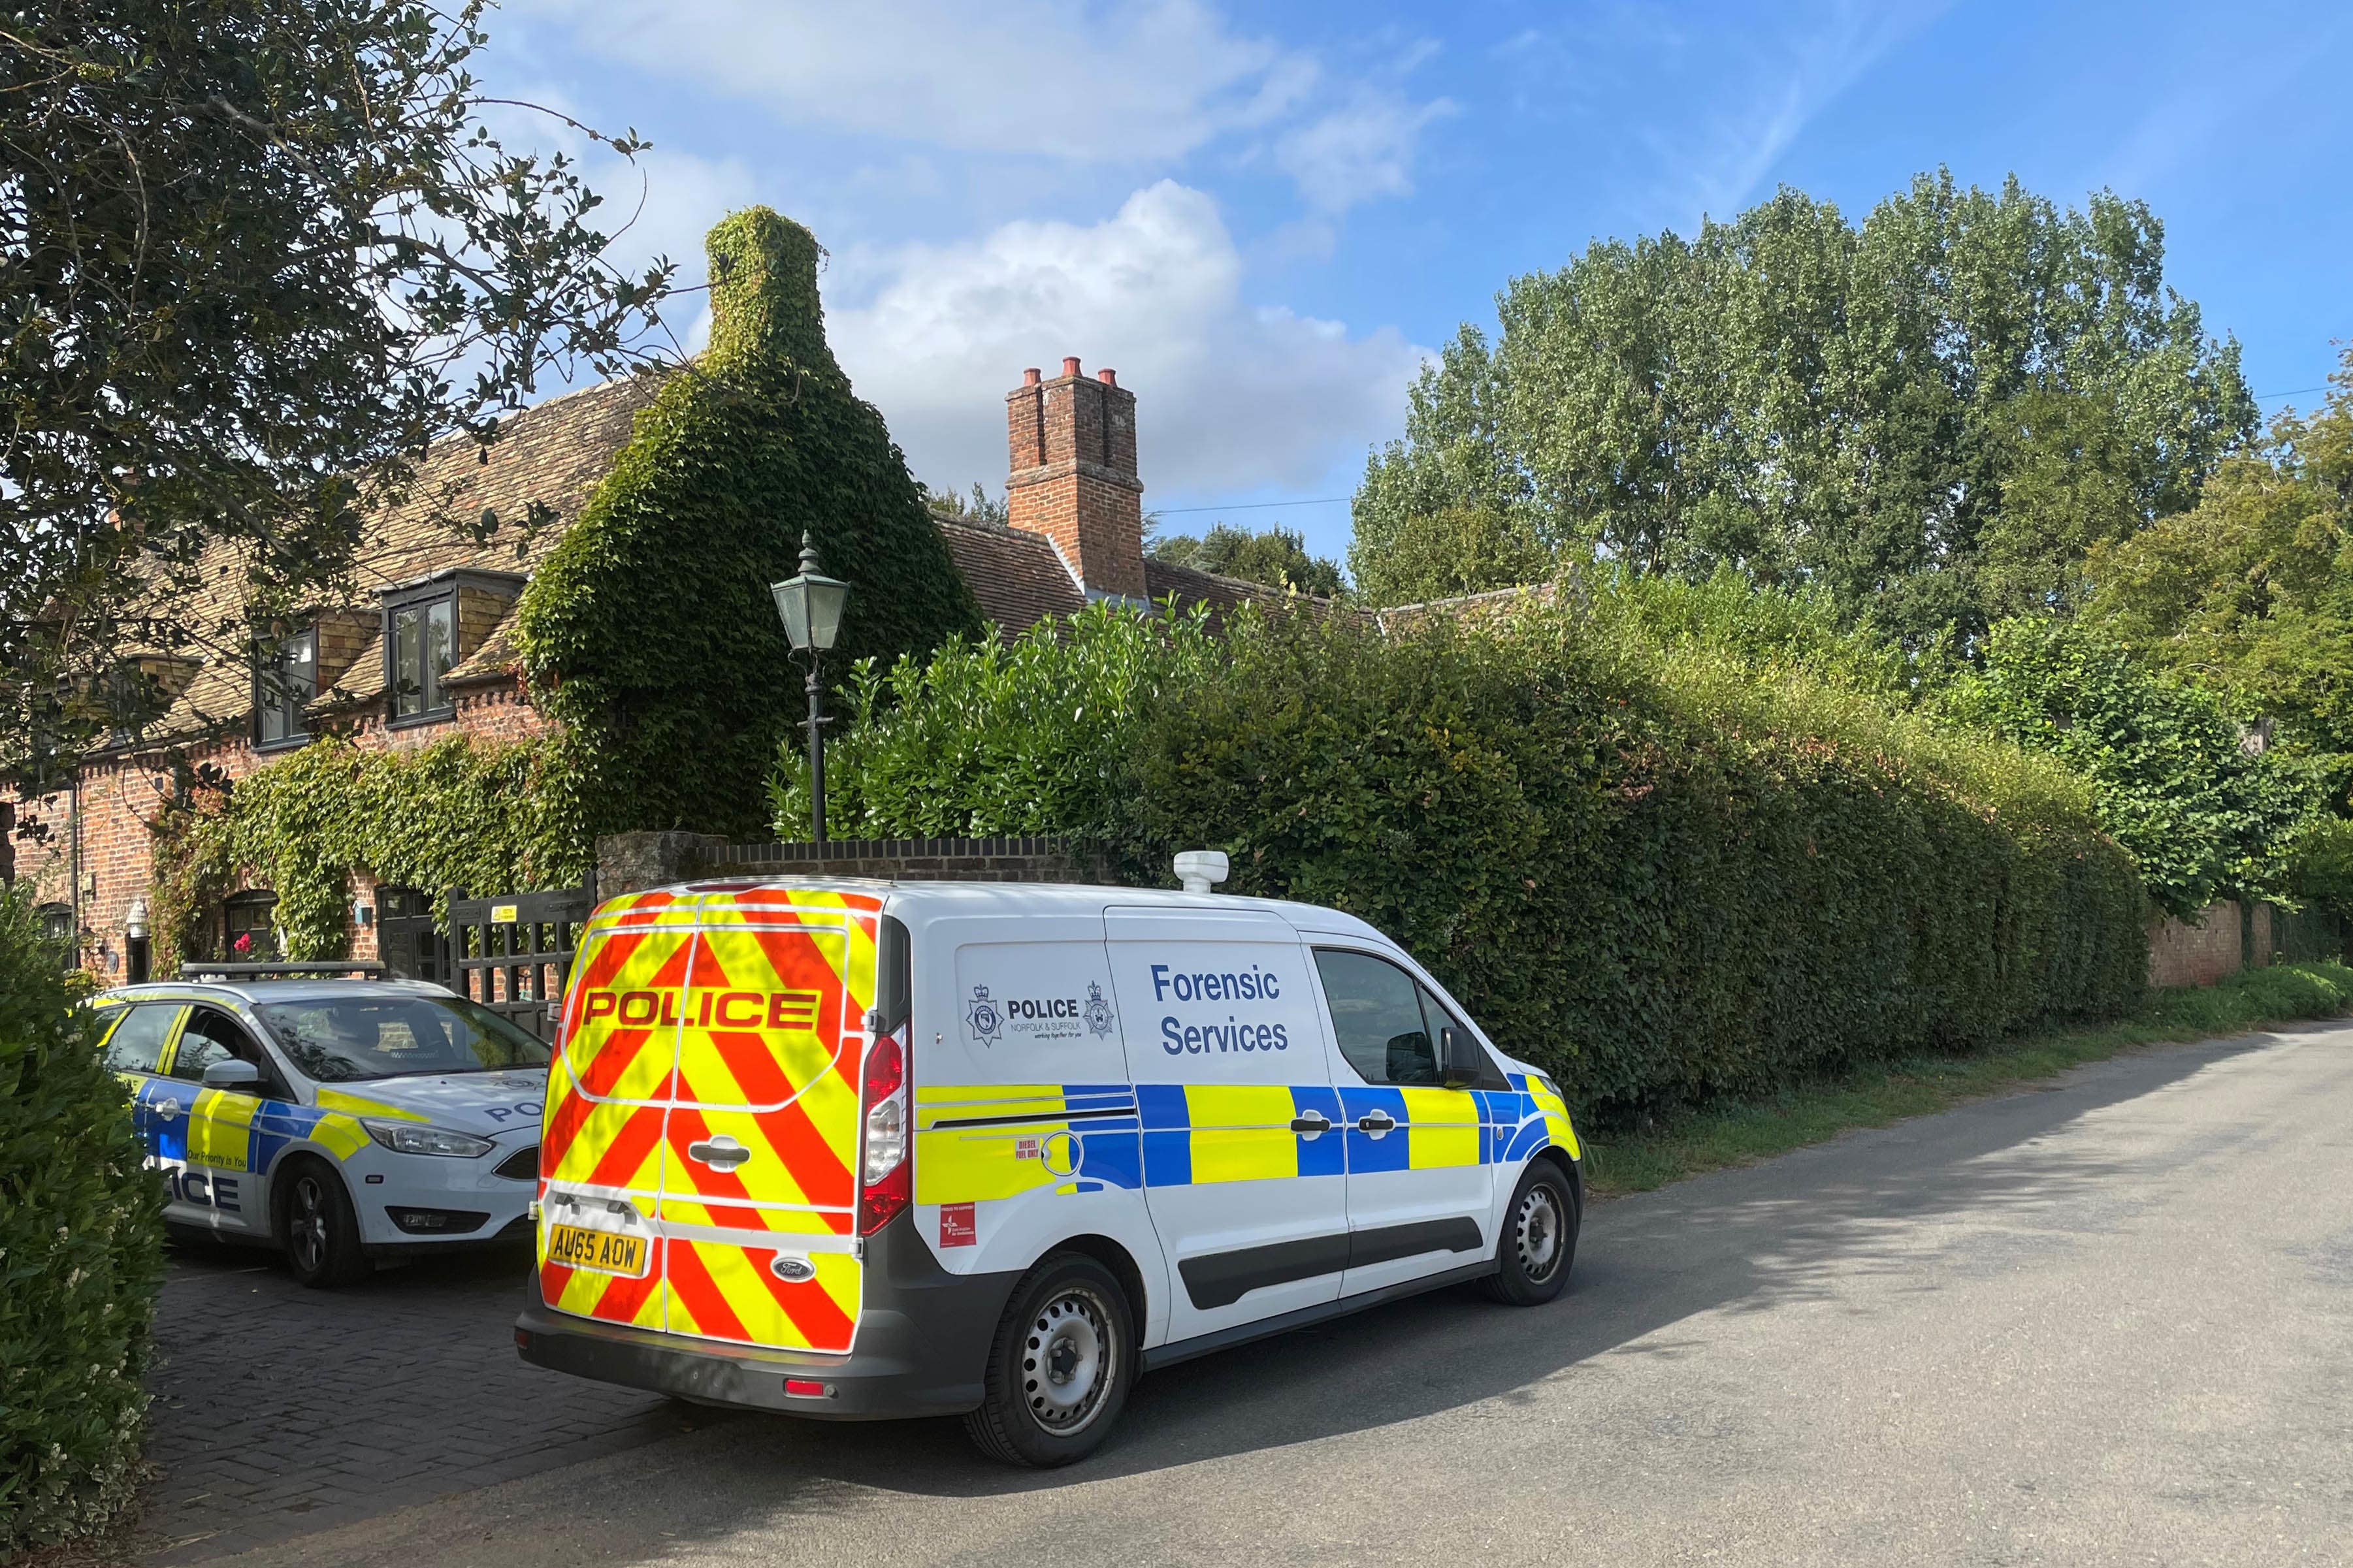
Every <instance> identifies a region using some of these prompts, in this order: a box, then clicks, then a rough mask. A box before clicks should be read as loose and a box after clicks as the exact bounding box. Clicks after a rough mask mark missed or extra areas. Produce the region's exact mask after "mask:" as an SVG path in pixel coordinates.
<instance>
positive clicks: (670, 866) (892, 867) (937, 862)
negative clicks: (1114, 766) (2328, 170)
mask: <svg viewBox="0 0 2353 1568" xmlns="http://www.w3.org/2000/svg"><path fill="white" fill-rule="evenodd" d="M729 877H759V878H776V879H789V878H793V877H870V878H876V879H882V880H886V881H892V880H898V881H934V882H1067V883H1088V884H1096V885H1106V886H1108V885H1114V884H1113V877H1112V876H1111V873H1110V870H1109V868H1108V867H1107V865H1106V864H1105V862H1104V860H1103V857H1102V856H1101V855H1100V854H1099V853H1098V852H1097V851H1095V850H1094V849H1093V848H1092V847H1091V846H1089V845H1087V844H1085V843H1084V842H1082V841H1081V840H1078V839H1072V838H869V839H837V840H835V841H834V842H832V843H829V844H786V843H772V844H729V843H726V842H725V841H723V840H722V839H718V838H713V837H708V836H705V835H702V834H695V833H620V834H615V835H613V836H612V837H607V838H600V839H598V840H597V841H596V887H597V890H598V891H599V892H600V893H601V894H602V895H603V896H604V897H606V898H610V897H612V896H613V895H614V894H616V893H629V892H637V891H639V890H640V889H646V888H659V887H664V886H667V885H669V884H671V883H676V882H691V881H702V880H709V879H724V878H729Z"/></svg>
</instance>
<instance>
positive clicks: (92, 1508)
mask: <svg viewBox="0 0 2353 1568" xmlns="http://www.w3.org/2000/svg"><path fill="white" fill-rule="evenodd" d="M86 990H87V986H86V985H85V984H83V983H82V982H81V981H80V980H79V978H78V977H76V976H73V975H69V973H67V972H66V971H65V970H64V969H63V967H62V966H61V964H60V962H59V954H58V950H57V948H56V946H55V945H54V944H52V943H49V942H45V941H43V940H42V938H41V935H40V920H39V916H38V913H37V911H36V910H35V908H34V906H33V902H32V900H31V899H30V897H29V896H27V894H26V891H25V890H24V889H16V890H13V891H9V892H5V893H0V1558H5V1557H6V1556H7V1555H8V1554H9V1553H11V1552H15V1551H16V1550H18V1549H20V1548H23V1547H26V1546H34V1545H38V1544H41V1543H43V1542H50V1541H55V1540H58V1539H59V1538H61V1537H64V1536H67V1535H71V1534H78V1533H82V1532H85V1531H90V1530H95V1529H99V1528H101V1527H103V1526H104V1525H106V1524H108V1523H110V1522H111V1521H113V1520H114V1519H116V1518H118V1517H119V1516H120V1515H121V1512H122V1510H123V1509H124V1508H125V1506H126V1505H127V1504H128V1503H129V1502H130V1500H131V1496H132V1485H133V1482H134V1480H135V1479H136V1474H137V1466H138V1459H139V1442H140V1435H141V1430H142V1423H143V1420H144V1416H145V1412H146V1408H147V1393H146V1389H145V1388H144V1386H143V1385H142V1379H143V1378H144V1376H145V1373H146V1370H147V1357H148V1350H149V1328H150V1324H151V1322H152V1321H153V1312H154V1304H155V1291H156V1288H157V1286H158V1285H159V1284H160V1283H161V1281H162V1279H163V1272H164V1258H163V1219H162V1215H163V1191H162V1188H161V1187H160V1185H159V1184H157V1182H156V1180H155V1177H154V1175H153V1173H151V1172H149V1171H147V1170H145V1169H143V1168H142V1164H141V1160H140V1149H139V1141H138V1139H137V1137H136V1136H135V1135H134V1134H133V1132H132V1126H131V1116H130V1112H129V1110H128V1109H127V1108H126V1103H125V1099H124V1095H123V1091H122V1086H121V1084H120V1083H119V1082H117V1081H116V1080H115V1079H114V1077H113V1075H112V1074H111V1073H109V1072H108V1071H106V1069H105V1068H103V1067H102V1066H100V1062H99V1058H98V1056H97V1053H96V1052H95V1051H93V1050H92V1049H91V1039H92V1037H93V1036H94V1035H95V1033H96V1029H95V1026H94V1025H95V1020H94V1019H93V1018H92V1016H91V1015H90V1009H89V1008H88V1007H87V1006H85V1005H83V994H84V992H85V991H86Z"/></svg>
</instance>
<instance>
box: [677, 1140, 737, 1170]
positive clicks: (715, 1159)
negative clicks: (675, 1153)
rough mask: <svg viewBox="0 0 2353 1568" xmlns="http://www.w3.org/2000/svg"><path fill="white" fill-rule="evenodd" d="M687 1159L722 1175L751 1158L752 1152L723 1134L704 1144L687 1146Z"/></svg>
mask: <svg viewBox="0 0 2353 1568" xmlns="http://www.w3.org/2000/svg"><path fill="white" fill-rule="evenodd" d="M686 1154H687V1158H688V1159H690V1160H693V1161H696V1162H698V1163H702V1164H705V1165H708V1166H710V1167H711V1168H712V1170H714V1171H719V1172H722V1173H724V1172H728V1171H732V1170H733V1169H734V1168H735V1167H736V1166H738V1165H740V1164H742V1163H744V1161H746V1160H748V1159H750V1158H751V1157H752V1151H750V1150H749V1149H746V1148H745V1147H744V1145H743V1144H741V1143H738V1142H735V1140H734V1139H733V1138H730V1137H729V1136H728V1135H727V1134H725V1133H724V1132H723V1133H721V1134H720V1135H719V1136H718V1137H716V1138H712V1139H710V1140H708V1141H706V1142H700V1143H691V1144H689V1145H688V1146H687V1151H686Z"/></svg>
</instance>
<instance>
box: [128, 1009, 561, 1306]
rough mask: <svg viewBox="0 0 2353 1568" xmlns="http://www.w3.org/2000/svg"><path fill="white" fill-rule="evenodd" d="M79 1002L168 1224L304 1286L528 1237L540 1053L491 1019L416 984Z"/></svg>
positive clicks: (536, 1044)
mask: <svg viewBox="0 0 2353 1568" xmlns="http://www.w3.org/2000/svg"><path fill="white" fill-rule="evenodd" d="M238 967H246V966H238ZM94 1005H96V1007H97V1009H98V1012H99V1016H100V1020H101V1027H102V1028H103V1029H104V1030H105V1034H104V1036H103V1041H102V1045H101V1049H102V1050H103V1051H104V1052H105V1057H106V1063H107V1065H108V1066H109V1067H110V1068H112V1069H113V1070H114V1071H115V1073H116V1074H118V1075H119V1076H120V1077H121V1079H122V1080H123V1082H124V1083H125V1085H126V1086H127V1087H128V1088H129V1089H130V1090H131V1094H132V1114H133V1116H134V1118H135V1120H136V1122H137V1126H138V1130H139V1135H140V1138H141V1140H142V1142H144V1143H145V1145H146V1148H147V1155H148V1161H149V1163H151V1164H153V1165H157V1166H160V1167H161V1168H162V1169H163V1172H164V1181H165V1183H166V1184H167V1186H168V1189H169V1194H168V1202H167V1206H166V1207H165V1209H164V1218H165V1220H166V1222H167V1223H168V1224H170V1225H172V1226H174V1227H175V1228H179V1229H182V1230H193V1231H202V1232H205V1233H206V1234H208V1235H213V1236H216V1237H221V1238H223V1239H227V1240H237V1241H252V1242H259V1243H263V1244H266V1245H273V1246H276V1247H279V1248H280V1249H281V1250H283V1252H284V1253H285V1255H286V1258H287V1262H288V1264H289V1266H290V1268H292V1270H293V1273H294V1276H295V1278H297V1279H301V1281H302V1282H303V1283H304V1284H306V1285H314V1286H333V1285H346V1284H350V1283H352V1282H353V1281H355V1280H357V1279H361V1278H363V1277H364V1275H366V1274H367V1273H368V1271H369V1269H370V1268H371V1266H372V1264H373V1262H374V1260H375V1259H378V1258H386V1257H390V1256H396V1255H398V1254H401V1253H405V1252H409V1251H413V1250H421V1249H427V1248H443V1247H456V1246H463V1245H467V1244H470V1243H480V1242H484V1241H495V1240H500V1239H507V1238H513V1239H518V1240H519V1239H521V1238H522V1237H524V1236H527V1235H528V1234H529V1227H530V1223H531V1222H530V1219H529V1215H528V1213H527V1211H528V1209H529V1207H530V1205H531V1199H532V1193H533V1181H534V1179H535V1177H536V1175H537V1171H538V1161H539V1118H540V1110H541V1107H542V1104H543V1099H544V1095H545V1091H546V1081H547V1071H546V1068H547V1059H548V1049H547V1047H546V1046H544V1045H543V1044H542V1043H541V1042H540V1041H538V1040H537V1039H534V1038H533V1037H532V1036H531V1035H530V1034H529V1033H528V1032H526V1031H525V1030H523V1029H522V1028H520V1027H518V1026H516V1025H514V1024H513V1023H512V1022H510V1021H509V1020H507V1019H506V1018H504V1017H501V1016H500V1015H498V1014H497V1013H494V1012H492V1011H491V1010H490V1009H488V1008H486V1007H483V1006H481V1005H479V1004H476V1003H473V1002H470V1001H468V1000H466V999H464V998H462V997H459V996H456V995H453V994H450V993H449V992H448V991H447V990H444V989H443V988H442V987H440V986H438V985H429V984H421V983H417V982H409V981H372V980H343V979H316V978H304V979H260V978H252V979H248V978H243V977H239V978H238V979H237V980H234V981H231V980H228V979H227V978H222V979H218V980H215V981H211V982H209V983H207V982H206V980H205V978H204V977H203V976H201V975H200V976H199V980H198V983H196V984H177V983H171V984H150V985H132V986H125V987H122V988H120V989H117V990H112V991H108V992H104V993H102V994H100V995H99V996H98V997H96V998H95V999H94Z"/></svg>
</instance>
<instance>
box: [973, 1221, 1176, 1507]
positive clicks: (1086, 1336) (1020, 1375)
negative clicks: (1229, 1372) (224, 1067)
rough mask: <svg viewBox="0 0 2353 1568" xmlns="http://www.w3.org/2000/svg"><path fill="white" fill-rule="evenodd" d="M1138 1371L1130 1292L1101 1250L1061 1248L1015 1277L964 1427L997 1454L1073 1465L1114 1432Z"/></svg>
mask: <svg viewBox="0 0 2353 1568" xmlns="http://www.w3.org/2000/svg"><path fill="white" fill-rule="evenodd" d="M1134 1381H1135V1328H1134V1316H1133V1313H1132V1311H1131V1310H1130V1308H1129V1306H1128V1300H1127V1292H1126V1291H1124V1290H1123V1289H1121V1288H1120V1283H1119V1281H1118V1280H1117V1279H1114V1278H1113V1276H1112V1272H1111V1270H1110V1269H1108V1268H1104V1267H1103V1265H1102V1264H1100V1263H1098V1262H1096V1261H1095V1260H1094V1259H1093V1258H1088V1257H1085V1256H1083V1255H1082V1254H1079V1253H1069V1252H1065V1253H1057V1254H1055V1255H1054V1256H1052V1257H1050V1258H1047V1259H1046V1260H1045V1261H1044V1262H1042V1263H1040V1264H1039V1265H1038V1267H1037V1268H1033V1269H1031V1270H1030V1271H1029V1276H1028V1278H1026V1279H1023V1280H1022V1281H1021V1283H1020V1284H1019V1285H1018V1286H1017V1287H1015V1289H1014V1291H1013V1299H1012V1300H1011V1301H1010V1302H1008V1304H1007V1306H1006V1309H1005V1317H1004V1319H1003V1320H1002V1321H1000V1322H999V1323H998V1324H997V1339H996V1341H995V1342H994V1343H993V1344H992V1346H991V1347H990V1350H989V1356H988V1374H987V1385H986V1386H987V1394H986V1397H985V1398H984V1399H983V1400H982V1401H981V1405H980V1408H979V1409H977V1410H975V1411H974V1412H972V1413H971V1414H970V1415H966V1416H965V1431H967V1432H969V1433H970V1434H971V1435H972V1440H973V1442H974V1443H975V1444H976V1446H978V1447H979V1448H980V1451H981V1452H982V1453H984V1454H987V1456H988V1457H989V1458H993V1459H1001V1460H1003V1461H1004V1462H1006V1463H1007V1464H1009V1465H1036V1466H1040V1467H1045V1466H1053V1465H1067V1464H1069V1463H1070V1462H1071V1460H1073V1459H1081V1458H1085V1457H1086V1456H1087V1455H1089V1454H1091V1453H1092V1452H1094V1450H1095V1448H1096V1447H1097V1446H1099V1445H1100V1444H1101V1443H1102V1442H1103V1438H1104V1437H1106V1436H1109V1435H1110V1433H1111V1429H1112V1426H1113V1423H1114V1422H1116V1421H1117V1420H1118V1419H1119V1413H1120V1410H1121V1408H1122V1407H1123V1406H1124V1405H1126V1403H1127V1391H1128V1389H1129V1387H1130V1386H1131V1385H1132V1384H1134Z"/></svg>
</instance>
